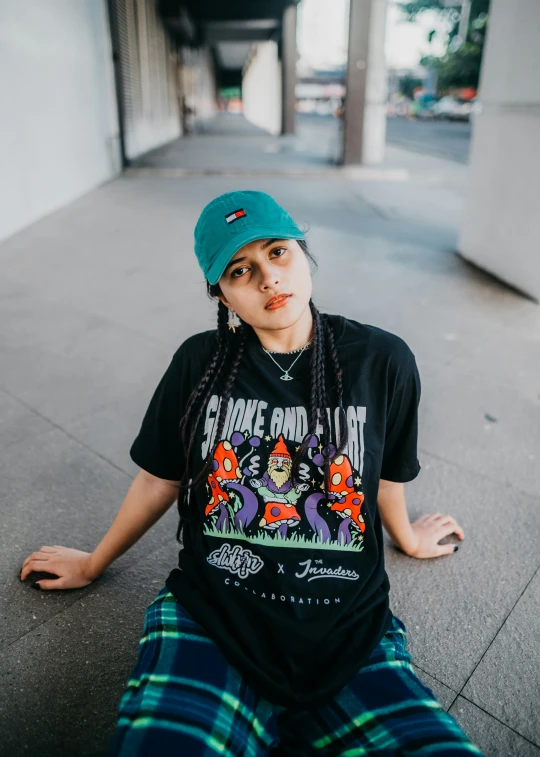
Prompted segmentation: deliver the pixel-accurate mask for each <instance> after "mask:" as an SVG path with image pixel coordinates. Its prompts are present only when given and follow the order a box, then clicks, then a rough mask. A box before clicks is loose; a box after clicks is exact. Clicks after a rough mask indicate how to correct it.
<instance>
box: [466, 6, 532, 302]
mask: <svg viewBox="0 0 540 757" xmlns="http://www.w3.org/2000/svg"><path fill="white" fill-rule="evenodd" d="M539 40H540V3H539V2H538V0H513V2H512V3H509V2H508V1H507V0H492V2H491V7H490V11H489V27H488V34H487V40H486V46H485V49H484V62H483V68H482V77H481V82H480V91H479V100H480V102H481V105H482V112H481V113H480V114H478V115H477V116H476V118H475V123H474V126H473V141H472V146H471V166H470V180H469V187H468V193H467V198H466V206H465V214H464V221H463V225H462V230H461V235H460V240H459V251H460V253H461V254H462V255H463V257H465V258H467V259H469V260H471V261H473V262H474V263H476V264H477V265H479V266H481V267H483V268H485V269H487V270H489V271H491V272H492V273H494V274H495V275H497V276H498V277H499V278H501V279H503V280H505V281H507V282H509V283H510V284H512V285H514V286H516V287H518V288H519V289H521V290H522V291H524V292H526V293H528V294H529V295H531V296H532V297H535V298H536V299H538V300H540V212H539V210H538V208H539V204H540V43H539Z"/></svg>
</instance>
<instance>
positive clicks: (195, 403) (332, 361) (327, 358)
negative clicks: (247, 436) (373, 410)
mask: <svg viewBox="0 0 540 757" xmlns="http://www.w3.org/2000/svg"><path fill="white" fill-rule="evenodd" d="M297 241H298V244H299V245H300V247H301V248H302V250H303V251H304V253H305V254H306V256H307V257H308V259H309V260H310V261H311V263H313V264H314V265H316V261H315V259H314V258H313V256H312V255H311V253H310V252H309V250H308V247H307V244H306V242H305V241H304V240H300V239H299V240H297ZM207 293H208V295H209V296H210V297H212V298H216V297H217V296H218V295H219V294H221V289H220V287H219V284H210V283H209V282H207ZM309 307H310V310H311V314H312V317H313V334H312V352H311V361H310V372H311V392H310V400H309V420H308V432H307V434H306V435H305V436H304V439H303V440H302V443H301V444H300V447H299V448H298V450H297V452H296V454H295V455H294V458H293V461H292V470H291V477H292V478H296V477H297V475H298V471H299V467H300V463H301V461H302V458H303V456H304V455H305V454H306V452H307V450H308V448H309V447H310V446H311V442H312V439H313V436H314V434H315V433H316V429H317V427H318V425H319V424H320V425H321V426H322V429H323V435H322V442H323V443H324V447H323V457H324V491H325V493H326V496H328V487H329V482H330V464H331V462H332V460H333V459H334V458H335V457H337V456H338V455H339V454H341V453H342V452H343V450H344V449H345V447H346V446H347V443H348V427H347V421H346V415H345V410H344V407H343V372H342V369H341V366H340V364H339V359H338V354H337V350H336V346H335V339H334V331H333V328H332V325H331V323H330V320H329V318H328V316H326V315H325V314H323V313H319V311H318V310H317V308H316V307H315V305H314V304H313V301H312V300H310V302H309ZM228 318H229V311H228V309H227V307H226V306H225V305H224V304H223V303H222V302H221V300H218V312H217V330H216V348H215V352H214V356H213V357H212V358H211V359H210V361H209V362H208V365H207V366H206V369H205V372H204V374H203V375H202V377H201V379H200V380H199V382H198V384H197V386H196V387H195V388H194V390H193V392H192V393H191V395H190V397H189V398H188V401H187V405H186V410H185V413H184V416H183V418H182V419H181V421H180V429H179V430H180V440H181V444H182V447H183V449H184V451H185V456H184V459H185V466H184V472H183V475H182V479H181V481H180V491H179V496H178V513H179V516H180V519H179V523H178V529H177V533H176V539H177V541H179V542H181V538H182V531H183V526H184V523H185V522H186V521H188V520H190V519H191V515H192V513H191V508H190V505H189V499H190V497H189V495H190V491H191V489H192V488H194V487H196V486H198V485H199V484H201V483H202V482H203V481H204V480H205V479H206V478H207V476H209V475H210V473H211V471H212V461H213V457H214V452H215V449H216V447H217V445H218V444H219V441H220V439H221V436H222V434H223V429H224V426H225V421H226V417H227V409H228V406H229V400H230V398H231V393H232V389H233V386H234V382H235V379H236V376H237V374H238V369H239V367H240V364H241V362H242V358H243V356H244V352H245V347H246V341H247V338H248V334H249V332H250V330H251V331H253V329H252V327H251V326H250V325H249V324H247V323H245V322H244V321H242V320H241V319H240V327H239V328H237V329H236V331H235V332H234V333H233V332H232V331H231V330H230V329H229V328H228ZM330 376H331V377H332V379H333V381H330ZM216 390H217V391H218V392H219V394H220V396H221V400H220V404H219V405H218V416H217V428H216V431H215V434H213V439H214V445H213V447H212V448H211V449H210V450H209V452H208V456H207V458H206V460H205V462H204V463H203V466H202V467H201V469H200V470H199V471H192V470H191V464H190V461H191V455H192V452H193V448H194V444H195V436H196V432H197V429H198V427H199V424H200V422H201V419H202V416H203V413H204V412H205V409H206V406H207V404H208V401H209V400H210V397H211V396H212V393H213V392H214V391H216ZM332 407H335V408H336V411H335V412H336V416H337V417H336V421H337V422H336V426H337V429H338V434H337V437H338V438H337V439H336V440H335V443H333V442H332V433H331V423H330V416H329V413H330V412H332ZM327 408H328V409H329V410H328V411H327Z"/></svg>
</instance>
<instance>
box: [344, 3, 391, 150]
mask: <svg viewBox="0 0 540 757" xmlns="http://www.w3.org/2000/svg"><path fill="white" fill-rule="evenodd" d="M385 29H386V0H350V13H349V55H348V64H347V79H346V86H347V95H346V101H345V128H344V131H343V135H344V136H343V153H342V162H343V164H344V165H356V164H359V163H364V164H373V163H379V162H380V161H381V160H382V159H383V157H384V146H385V140H386V100H387V80H386V59H385V55H384V40H385Z"/></svg>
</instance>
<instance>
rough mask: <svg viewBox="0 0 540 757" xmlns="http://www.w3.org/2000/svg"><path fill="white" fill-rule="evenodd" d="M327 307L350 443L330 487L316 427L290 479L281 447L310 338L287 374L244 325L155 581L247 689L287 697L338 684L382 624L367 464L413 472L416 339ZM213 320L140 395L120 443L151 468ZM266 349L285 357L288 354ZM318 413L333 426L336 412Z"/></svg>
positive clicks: (201, 434) (163, 467) (167, 446)
mask: <svg viewBox="0 0 540 757" xmlns="http://www.w3.org/2000/svg"><path fill="white" fill-rule="evenodd" d="M329 318H330V321H331V324H332V326H333V328H334V332H335V340H336V349H337V353H338V357H339V362H340V365H341V367H342V370H343V392H344V397H343V405H344V408H345V411H346V417H347V425H348V430H349V444H348V447H347V448H346V450H345V453H344V454H343V455H341V456H339V457H338V458H336V459H335V460H334V462H333V463H332V466H331V470H330V498H329V501H326V500H325V496H324V493H323V468H322V467H321V466H322V463H323V459H322V457H321V444H320V440H319V436H320V434H321V433H322V427H320V426H319V427H318V428H317V437H316V438H313V439H312V446H311V447H310V449H309V451H308V453H307V455H306V456H305V459H304V460H303V462H302V463H301V466H300V469H299V475H298V480H291V457H292V456H294V453H295V451H296V448H297V447H298V446H299V445H300V443H301V441H302V439H303V438H304V436H305V434H306V433H307V430H308V429H307V423H308V417H309V416H308V413H309V397H310V366H309V363H310V353H311V350H310V349H307V350H306V351H305V352H304V353H303V354H302V355H301V356H300V358H299V359H298V360H297V362H296V364H295V365H294V367H293V368H292V369H291V375H292V376H294V379H293V380H291V381H283V380H280V375H282V371H281V370H280V368H278V366H277V365H276V364H275V363H274V362H273V361H272V360H271V359H270V357H269V356H268V355H267V354H266V353H265V352H264V351H263V349H262V347H261V345H260V343H259V341H258V339H257V337H256V336H255V334H254V332H251V336H250V337H248V340H247V346H246V351H245V355H244V358H243V359H242V362H241V365H240V368H239V372H238V375H237V378H236V380H235V382H234V386H233V391H232V397H231V400H230V402H229V408H228V415H227V421H226V424H225V429H224V432H223V435H222V438H221V439H220V440H218V441H219V444H218V446H217V449H216V452H215V455H214V462H213V473H212V474H211V475H210V476H209V477H208V480H207V482H206V483H205V484H203V485H201V486H200V487H199V488H198V489H197V490H193V491H192V492H191V495H190V497H191V499H190V508H191V512H192V513H193V515H192V517H191V519H190V520H189V521H188V522H186V526H185V532H184V540H183V541H184V548H183V549H182V550H180V553H179V563H178V568H175V569H174V570H172V572H171V574H170V575H169V577H168V578H167V581H166V585H167V587H168V589H169V590H170V591H171V592H172V593H173V594H174V595H175V597H176V598H177V599H178V600H179V602H180V603H181V604H182V605H183V606H184V607H185V608H186V609H187V611H188V612H189V613H190V614H191V615H192V616H193V617H194V618H195V619H196V620H197V621H198V622H199V623H200V624H201V625H202V626H203V627H204V628H205V629H206V631H207V632H208V633H209V634H210V636H211V637H212V638H213V639H214V641H215V643H216V644H217V645H218V646H219V647H220V648H221V650H222V652H223V654H224V655H225V657H226V658H227V659H228V660H229V662H230V663H231V664H233V665H234V666H235V667H236V668H237V669H238V670H239V671H240V672H241V674H242V675H243V676H244V678H245V680H246V681H247V682H248V683H249V684H250V685H251V686H252V687H253V688H254V689H255V691H257V692H258V693H260V694H261V695H262V696H264V697H266V698H267V699H269V700H270V701H271V702H274V703H276V704H281V705H285V706H295V705H296V706H309V705H312V704H316V703H318V702H321V701H324V699H326V698H328V697H329V696H332V695H333V694H335V693H336V692H337V691H339V690H340V689H341V688H342V687H343V686H345V685H346V684H347V682H348V681H350V680H351V679H352V678H353V677H354V675H355V674H356V672H357V671H358V670H359V669H360V668H361V667H362V665H363V664H365V662H366V661H367V658H368V657H369V655H370V653H371V651H372V650H373V649H374V648H375V646H376V645H377V644H378V643H379V641H380V639H381V638H382V636H384V634H385V632H386V630H387V628H388V625H389V623H390V621H391V618H392V613H391V610H390V608H389V600H388V592H389V588H390V585H389V581H388V577H387V574H386V571H385V568H384V553H383V538H382V524H381V519H380V515H379V510H378V506H377V492H378V486H379V480H380V479H381V478H383V479H387V480H390V481H401V482H404V481H410V480H412V479H413V478H415V477H416V476H417V475H418V473H419V471H420V465H419V462H418V459H417V433H418V420H417V418H418V404H419V401H420V391H421V387H420V378H419V375H418V369H417V366H416V361H415V357H414V355H413V353H412V352H411V350H410V348H409V347H408V346H407V344H406V343H405V342H404V341H403V340H402V339H401V338H400V337H398V336H396V335H394V334H391V333H390V332H388V331H384V330H383V329H380V328H377V327H375V326H370V325H366V324H362V323H358V322H356V321H353V320H350V319H347V318H344V317H342V316H337V315H331V316H329ZM215 336H216V332H215V331H206V332H203V333H200V334H196V335H194V336H192V337H190V338H189V339H187V340H186V341H185V342H184V343H183V344H182V345H181V346H180V347H179V349H178V350H177V351H176V352H175V354H174V356H173V358H172V360H171V363H170V365H169V367H168V368H167V370H166V372H165V375H164V376H163V378H162V379H161V381H160V383H159V385H158V387H157V389H156V391H155V393H154V396H153V397H152V400H151V402H150V405H149V407H148V410H147V412H146V415H145V417H144V419H143V422H142V426H141V430H140V432H139V435H138V436H137V438H136V439H135V441H134V443H133V445H132V447H131V450H130V455H131V457H132V459H133V460H134V462H135V463H137V464H138V465H139V466H140V467H141V468H144V469H145V470H147V471H149V472H150V473H152V474H154V475H155V476H158V477H160V478H166V479H171V480H180V478H181V476H182V471H183V453H182V448H181V445H180V443H179V433H178V425H179V421H180V418H181V417H182V415H183V411H184V408H185V405H186V401H187V398H188V397H189V394H190V392H191V390H192V388H193V387H194V386H195V384H196V383H197V381H198V380H199V378H200V377H201V376H202V375H203V373H204V370H205V366H206V364H207V361H208V360H209V359H210V358H211V357H212V355H213V354H214V350H215ZM274 357H275V358H276V360H277V362H278V363H280V365H281V366H283V368H288V366H289V365H290V364H291V362H292V360H293V359H294V358H295V357H296V356H295V355H283V354H275V355H274ZM327 370H328V371H329V372H330V375H331V371H332V366H328V368H327ZM219 401H220V400H219V397H218V396H217V395H213V396H212V397H211V399H210V400H209V402H208V405H207V407H206V409H205V412H204V413H203V420H202V422H201V424H200V428H199V429H198V433H197V437H196V447H195V454H194V461H193V463H194V466H195V467H194V468H192V470H195V471H198V470H200V467H201V466H202V463H203V460H204V459H205V458H206V457H207V455H208V453H209V450H210V449H211V448H212V444H213V443H214V440H213V438H212V434H213V433H215V423H216V418H217V414H218V405H219ZM328 413H329V418H330V423H331V426H332V435H333V438H334V439H335V438H336V416H337V413H336V411H335V409H334V408H332V409H329V410H328Z"/></svg>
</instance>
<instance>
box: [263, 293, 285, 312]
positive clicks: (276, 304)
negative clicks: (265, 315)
mask: <svg viewBox="0 0 540 757" xmlns="http://www.w3.org/2000/svg"><path fill="white" fill-rule="evenodd" d="M290 296H291V295H290V294H281V295H279V297H272V299H271V300H270V302H269V303H268V305H265V309H266V310H277V309H278V308H280V307H283V305H286V304H287V302H288V300H289V297H290Z"/></svg>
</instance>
